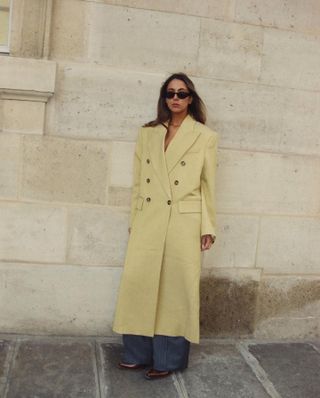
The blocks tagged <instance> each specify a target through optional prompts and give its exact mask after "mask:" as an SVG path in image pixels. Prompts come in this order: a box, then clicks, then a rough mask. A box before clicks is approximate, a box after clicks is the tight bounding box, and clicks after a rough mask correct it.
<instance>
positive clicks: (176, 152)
mask: <svg viewBox="0 0 320 398" xmlns="http://www.w3.org/2000/svg"><path fill="white" fill-rule="evenodd" d="M195 124H196V121H195V120H194V119H193V118H192V117H191V116H190V115H187V116H186V117H185V119H184V120H183V122H182V124H181V126H180V127H179V129H178V131H177V132H176V135H175V136H174V138H173V139H172V141H171V142H170V144H169V146H168V148H167V150H166V152H164V140H165V136H166V132H167V129H166V127H165V126H163V125H158V126H156V127H154V129H152V131H150V135H149V140H148V142H149V153H150V157H151V159H152V164H153V166H154V168H155V171H156V173H157V174H158V177H159V180H160V182H161V184H162V185H163V188H164V190H165V192H166V193H167V195H168V196H169V197H171V189H170V181H169V173H170V172H171V170H172V169H173V168H174V166H175V165H176V164H177V163H178V162H179V160H180V159H181V158H182V157H183V155H184V154H185V153H186V152H187V150H188V149H189V148H190V146H191V145H192V144H193V143H194V141H195V140H196V139H197V137H198V135H199V134H200V133H199V131H196V130H195ZM166 125H167V124H166Z"/></svg>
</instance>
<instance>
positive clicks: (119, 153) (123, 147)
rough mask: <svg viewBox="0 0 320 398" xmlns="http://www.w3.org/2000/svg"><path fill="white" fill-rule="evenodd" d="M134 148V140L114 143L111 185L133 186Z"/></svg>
mask: <svg viewBox="0 0 320 398" xmlns="http://www.w3.org/2000/svg"><path fill="white" fill-rule="evenodd" d="M134 149H135V143H134V142H113V143H112V151H111V172H110V185H112V186H117V187H125V188H130V187H131V186H132V178H133V157H134Z"/></svg>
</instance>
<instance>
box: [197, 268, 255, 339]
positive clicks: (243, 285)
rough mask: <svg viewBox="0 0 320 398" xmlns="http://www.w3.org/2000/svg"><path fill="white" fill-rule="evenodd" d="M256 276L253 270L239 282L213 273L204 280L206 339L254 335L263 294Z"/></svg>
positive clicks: (202, 313) (203, 327)
mask: <svg viewBox="0 0 320 398" xmlns="http://www.w3.org/2000/svg"><path fill="white" fill-rule="evenodd" d="M232 271H233V270H232ZM232 271H231V272H229V273H232ZM259 271H260V270H259ZM255 273H257V272H255ZM250 274H253V276H254V278H251V275H250ZM256 276H257V275H254V273H252V272H250V271H249V272H246V273H245V274H244V273H243V275H242V277H239V275H238V280H236V279H235V278H232V277H231V278H229V277H223V276H220V277H219V275H216V274H215V270H213V272H212V273H210V274H206V275H204V276H203V277H202V278H201V283H200V326H201V335H202V337H209V336H210V337H212V336H221V337H227V336H233V337H235V336H237V337H239V336H250V335H252V333H253V331H254V327H255V313H256V302H257V297H258V291H259V282H258V280H257V279H258V278H257V277H256Z"/></svg>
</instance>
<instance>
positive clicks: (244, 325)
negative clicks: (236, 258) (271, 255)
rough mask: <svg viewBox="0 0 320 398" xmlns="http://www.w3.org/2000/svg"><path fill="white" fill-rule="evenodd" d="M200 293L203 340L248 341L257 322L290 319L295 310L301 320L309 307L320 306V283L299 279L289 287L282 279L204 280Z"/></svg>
mask: <svg viewBox="0 0 320 398" xmlns="http://www.w3.org/2000/svg"><path fill="white" fill-rule="evenodd" d="M271 284H272V286H271ZM200 289H201V290H200V291H201V306H200V327H201V336H202V337H209V336H223V337H228V336H230V337H231V336H232V337H246V336H247V337H249V336H250V335H252V333H253V332H254V330H255V325H256V322H258V321H261V320H263V319H267V318H270V317H275V316H278V315H282V316H285V315H286V314H287V316H288V318H290V314H289V313H291V312H293V311H296V310H300V313H299V315H300V316H301V313H302V315H303V314H304V311H305V307H306V306H307V305H308V304H311V303H315V302H317V301H319V305H320V280H305V279H304V280H301V279H299V280H295V281H293V282H292V283H291V286H287V285H286V284H284V283H283V282H282V281H281V279H277V280H276V282H274V281H270V280H265V281H260V282H257V281H252V280H248V281H241V282H238V281H233V280H229V279H225V278H214V277H204V278H202V280H201V288H200ZM307 315H310V314H306V316H307Z"/></svg>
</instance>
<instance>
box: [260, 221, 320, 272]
mask: <svg viewBox="0 0 320 398" xmlns="http://www.w3.org/2000/svg"><path fill="white" fill-rule="evenodd" d="M319 239H320V219H319V217H292V216H287V217H285V216H282V217H276V216H268V217H267V216H264V217H262V220H261V226H260V236H259V242H258V250H257V266H258V267H261V268H263V269H264V272H265V273H266V274H319V257H320V246H319V244H318V242H319Z"/></svg>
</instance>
